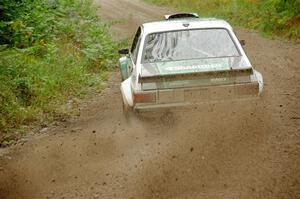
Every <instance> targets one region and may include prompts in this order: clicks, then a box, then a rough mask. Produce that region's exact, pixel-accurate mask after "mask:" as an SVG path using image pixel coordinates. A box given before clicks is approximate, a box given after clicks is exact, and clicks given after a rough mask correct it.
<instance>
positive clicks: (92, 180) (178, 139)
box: [0, 0, 300, 199]
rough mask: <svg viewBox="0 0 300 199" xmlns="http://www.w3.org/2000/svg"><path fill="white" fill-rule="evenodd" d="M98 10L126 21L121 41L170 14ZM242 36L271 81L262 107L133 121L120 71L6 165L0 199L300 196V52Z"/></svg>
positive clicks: (133, 4) (124, 3)
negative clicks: (126, 113) (76, 113)
mask: <svg viewBox="0 0 300 199" xmlns="http://www.w3.org/2000/svg"><path fill="white" fill-rule="evenodd" d="M95 5H98V6H101V8H99V14H100V15H101V16H102V18H103V19H104V20H105V21H110V20H119V19H124V18H125V19H126V23H125V24H116V25H114V26H113V30H114V32H115V33H114V34H115V37H116V39H122V38H125V37H128V36H129V37H130V36H132V34H133V33H134V31H135V29H136V28H137V26H138V25H139V24H140V23H143V22H145V21H152V20H156V19H159V18H162V16H163V15H164V14H167V13H170V12H172V11H171V10H169V9H166V8H161V7H157V6H151V5H148V4H145V3H142V2H140V1H137V0H110V1H108V0H97V1H95ZM237 33H238V35H239V37H240V39H245V40H246V41H247V45H246V47H245V48H246V51H247V54H248V56H249V58H250V60H251V61H252V64H253V65H254V66H255V67H256V68H257V69H258V70H259V71H260V72H262V74H263V76H264V79H265V83H266V86H265V92H264V94H263V96H262V98H261V99H259V100H255V101H246V102H245V101H243V102H242V101H236V102H225V103H221V104H217V103H213V104H207V105H202V106H199V107H198V108H197V109H195V110H186V111H185V112H183V111H182V112H174V113H168V114H161V115H157V116H156V117H151V118H150V119H149V118H147V117H145V118H141V119H139V120H137V119H135V118H133V119H131V120H130V121H127V120H125V119H124V118H123V117H122V107H121V97H120V92H119V85H120V77H119V72H113V73H111V75H110V79H109V81H108V83H107V87H106V89H105V90H104V91H103V92H101V93H100V94H97V95H95V97H94V98H93V99H91V100H90V101H89V102H87V103H86V104H83V106H82V107H81V109H82V111H81V115H80V117H79V118H75V119H73V120H70V121H68V122H66V123H64V124H62V125H60V126H58V127H55V128H52V129H50V130H49V131H48V132H47V134H45V135H42V136H36V137H34V138H33V139H32V140H30V141H28V142H27V143H25V144H24V145H23V146H22V145H18V146H15V147H12V148H10V149H8V153H6V154H4V155H2V156H1V157H0V198H1V199H2V198H204V199H205V198H222V199H224V198H230V199H232V198H249V199H253V198H286V199H294V198H298V197H299V196H300V195H299V194H300V193H299V190H300V187H299V178H300V175H299V174H300V173H299V168H298V167H299V165H300V159H299V149H300V142H299V141H300V140H299V131H300V129H299V125H300V124H299V117H300V115H299V114H300V104H299V98H300V92H299V91H300V79H299V78H300V77H299V74H300V71H299V66H300V57H299V55H300V47H299V45H297V44H293V43H286V42H282V41H274V40H270V39H266V38H262V37H260V36H259V35H258V34H257V33H254V32H249V31H244V30H237ZM297 118H298V119H297Z"/></svg>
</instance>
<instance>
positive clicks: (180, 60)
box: [119, 13, 263, 112]
mask: <svg viewBox="0 0 300 199" xmlns="http://www.w3.org/2000/svg"><path fill="white" fill-rule="evenodd" d="M242 44H244V41H243V42H241V41H239V40H238V38H237V37H236V35H235V34H234V32H233V29H232V27H231V26H230V25H229V24H228V23H227V22H226V21H224V20H219V19H214V18H200V17H199V16H198V15H197V14H191V13H182V14H174V15H168V16H166V19H165V20H164V21H158V22H151V23H145V24H143V25H141V26H140V27H139V28H138V30H137V32H136V35H135V37H134V40H133V43H132V47H131V49H130V50H129V49H122V50H120V51H119V53H120V54H121V55H122V57H121V58H120V59H119V67H120V70H121V75H122V80H123V82H122V83H121V93H122V97H123V107H124V110H125V112H127V111H128V110H137V111H138V110H143V109H155V108H163V107H167V108H172V107H178V106H185V105H191V104H197V103H199V102H204V101H214V100H227V99H233V98H249V97H253V96H258V95H260V94H261V92H262V90H263V78H262V75H261V74H260V73H259V72H258V71H256V70H254V69H253V67H252V65H251V63H250V61H249V59H248V57H247V56H246V54H245V52H244V50H243V48H242Z"/></svg>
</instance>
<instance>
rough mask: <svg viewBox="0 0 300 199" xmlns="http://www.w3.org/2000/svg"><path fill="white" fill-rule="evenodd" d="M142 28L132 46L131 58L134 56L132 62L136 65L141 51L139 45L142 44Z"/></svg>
mask: <svg viewBox="0 0 300 199" xmlns="http://www.w3.org/2000/svg"><path fill="white" fill-rule="evenodd" d="M141 32H142V31H141V27H139V28H138V30H137V32H136V34H135V37H134V39H133V42H132V46H131V50H130V52H131V56H132V60H133V62H134V63H136V61H137V55H138V51H139V43H140V36H141Z"/></svg>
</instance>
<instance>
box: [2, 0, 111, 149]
mask: <svg viewBox="0 0 300 199" xmlns="http://www.w3.org/2000/svg"><path fill="white" fill-rule="evenodd" d="M0 11H1V12H0V13H1V14H0V17H1V24H0V33H1V35H2V36H1V38H0V43H1V45H0V146H1V143H2V145H6V144H9V143H11V142H12V141H14V140H15V139H17V137H18V133H17V132H19V133H20V132H21V133H22V132H23V130H22V129H23V127H24V128H25V127H26V126H27V125H29V124H32V123H33V122H44V121H49V120H50V121H51V120H53V119H55V118H60V117H63V116H65V115H68V114H69V112H70V111H72V110H71V109H68V110H66V109H65V108H64V106H62V104H65V103H66V101H68V100H70V99H71V98H72V97H74V96H82V95H85V94H86V91H87V90H88V89H86V88H100V87H101V83H102V81H103V80H104V79H105V77H106V75H105V73H106V71H108V70H109V69H110V68H111V67H112V65H113V63H114V62H115V58H116V57H115V52H116V48H117V44H115V43H114V42H113V41H112V39H111V37H110V36H109V30H108V27H107V26H106V25H104V24H101V23H100V20H99V18H98V17H97V15H96V11H95V10H94V9H93V7H92V1H80V0H56V1H55V0H51V1H50V0H49V1H45V0H35V1H33V0H15V1H12V2H11V0H4V1H2V2H1V4H0ZM25 131H26V130H25Z"/></svg>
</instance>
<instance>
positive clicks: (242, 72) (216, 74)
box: [138, 68, 253, 83]
mask: <svg viewBox="0 0 300 199" xmlns="http://www.w3.org/2000/svg"><path fill="white" fill-rule="evenodd" d="M252 74H253V69H252V68H247V69H238V70H237V69H235V70H233V69H231V70H222V71H208V72H194V73H184V74H168V75H153V76H142V75H139V79H138V82H139V83H152V82H162V81H174V80H178V79H185V80H193V79H199V78H201V79H208V78H222V77H237V76H249V75H252Z"/></svg>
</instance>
